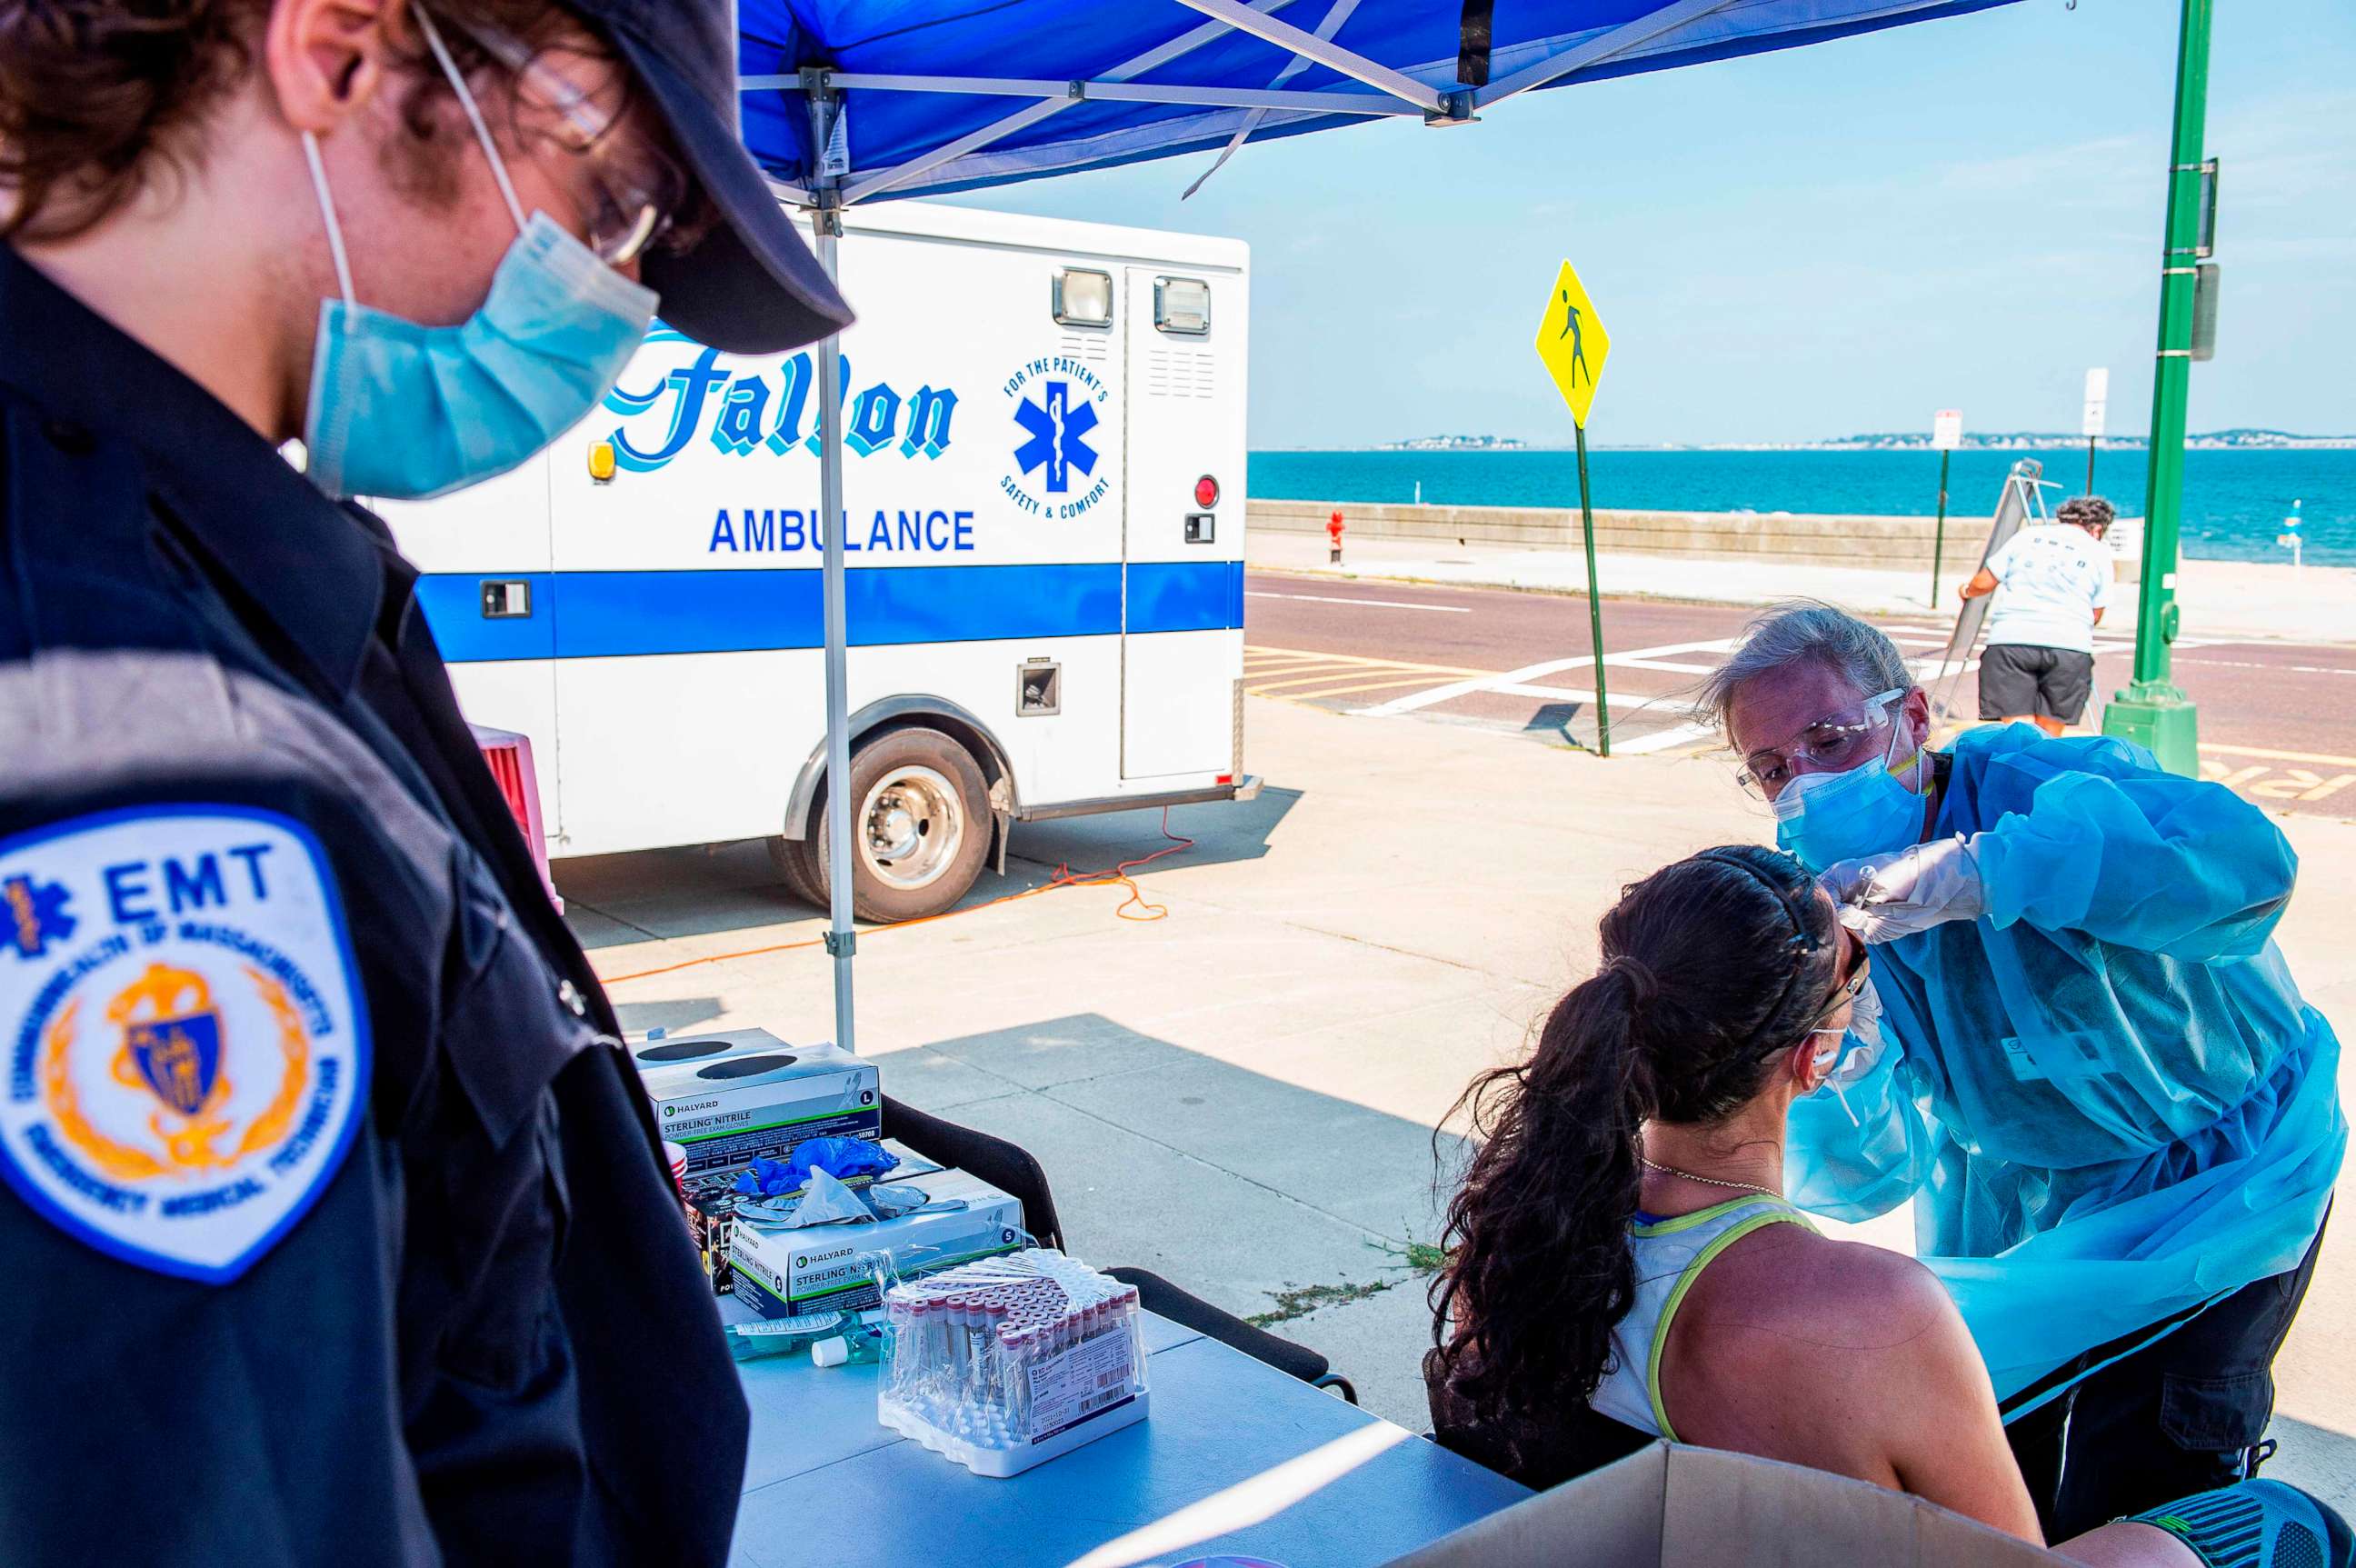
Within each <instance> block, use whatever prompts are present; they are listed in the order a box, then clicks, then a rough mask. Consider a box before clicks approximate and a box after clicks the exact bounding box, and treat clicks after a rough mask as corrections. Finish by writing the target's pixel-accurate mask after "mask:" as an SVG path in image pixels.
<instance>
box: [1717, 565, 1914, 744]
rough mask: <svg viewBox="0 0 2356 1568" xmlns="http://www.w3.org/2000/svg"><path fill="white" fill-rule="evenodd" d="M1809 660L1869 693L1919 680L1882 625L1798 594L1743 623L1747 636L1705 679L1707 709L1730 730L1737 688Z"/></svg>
mask: <svg viewBox="0 0 2356 1568" xmlns="http://www.w3.org/2000/svg"><path fill="white" fill-rule="evenodd" d="M1807 663H1814V664H1821V665H1823V666H1825V667H1826V668H1827V669H1830V670H1833V671H1837V672H1838V673H1839V674H1841V675H1842V676H1843V677H1845V678H1846V679H1847V681H1848V682H1849V683H1850V684H1852V685H1854V686H1855V687H1856V688H1857V689H1858V693H1859V694H1861V695H1866V696H1870V695H1872V694H1873V693H1877V692H1887V691H1889V690H1890V689H1891V688H1892V687H1896V688H1898V689H1899V690H1901V691H1904V690H1908V689H1910V688H1912V686H1913V684H1914V675H1913V672H1912V671H1910V670H1908V669H1907V668H1906V659H1905V656H1904V655H1903V654H1901V653H1900V652H1899V651H1898V645H1897V644H1896V643H1894V642H1892V641H1890V639H1888V638H1887V637H1884V636H1883V635H1882V634H1881V633H1880V632H1879V631H1878V630H1876V629H1875V628H1872V627H1869V626H1868V625H1866V624H1865V622H1863V621H1861V620H1859V619H1858V618H1856V617H1855V616H1853V615H1851V614H1849V613H1848V612H1847V610H1842V609H1836V608H1834V607H1832V606H1831V605H1828V604H1825V603H1823V602H1822V601H1820V600H1816V599H1793V600H1790V601H1788V602H1786V603H1783V604H1780V605H1771V606H1769V607H1767V608H1766V609H1764V610H1762V611H1761V612H1760V613H1759V614H1758V615H1757V616H1755V617H1753V618H1751V624H1750V625H1748V626H1746V627H1744V628H1742V640H1741V641H1740V642H1739V643H1737V644H1736V645H1735V649H1734V651H1733V652H1732V653H1730V654H1729V655H1728V656H1727V660H1726V662H1725V663H1723V664H1721V665H1719V667H1718V668H1717V669H1715V670H1713V671H1710V673H1709V677H1708V680H1706V681H1704V682H1702V686H1701V695H1700V698H1699V704H1700V707H1701V711H1702V712H1703V713H1705V714H1708V715H1709V719H1710V722H1711V723H1713V724H1715V725H1717V726H1718V731H1719V734H1720V735H1724V734H1726V733H1727V729H1726V719H1727V710H1728V709H1729V708H1730V707H1731V706H1732V705H1733V703H1734V694H1735V693H1737V692H1739V691H1740V690H1741V689H1742V688H1743V687H1744V686H1746V685H1748V684H1750V683H1751V682H1752V681H1754V680H1756V679H1758V678H1759V677H1760V676H1762V675H1772V674H1775V673H1776V672H1778V671H1783V670H1788V669H1790V668H1791V667H1792V666H1793V665H1794V664H1807Z"/></svg>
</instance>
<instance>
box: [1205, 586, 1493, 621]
mask: <svg viewBox="0 0 2356 1568" xmlns="http://www.w3.org/2000/svg"><path fill="white" fill-rule="evenodd" d="M1244 597H1246V598H1248V599H1306V600H1308V601H1309V602H1311V603H1312V604H1320V605H1364V606H1365V607H1367V608H1369V609H1377V610H1430V611H1431V612H1432V613H1433V614H1434V615H1444V616H1469V615H1471V614H1472V609H1471V608H1470V607H1467V606H1464V605H1410V604H1408V603H1405V602H1404V601H1402V600H1399V599H1344V598H1336V597H1335V596H1333V595H1331V594H1269V593H1263V592H1261V591H1260V590H1258V589H1257V588H1247V589H1245V590H1244Z"/></svg>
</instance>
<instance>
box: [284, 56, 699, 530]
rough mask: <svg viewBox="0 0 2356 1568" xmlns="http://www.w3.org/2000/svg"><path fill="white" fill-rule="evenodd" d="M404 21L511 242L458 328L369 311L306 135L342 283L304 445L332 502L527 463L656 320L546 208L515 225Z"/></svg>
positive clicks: (447, 64)
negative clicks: (505, 218)
mask: <svg viewBox="0 0 2356 1568" xmlns="http://www.w3.org/2000/svg"><path fill="white" fill-rule="evenodd" d="M416 15H417V16H418V19H419V22H420V24H421V26H422V27H423V28H424V30H425V34H426V40H427V42H429V43H430V44H432V45H433V46H434V54H435V56H436V57H437V58H438V59H440V60H441V62H442V68H443V71H444V74H445V75H446V76H447V77H448V78H449V79H450V83H451V85H452V86H453V87H454V88H455V89H456V90H457V93H458V100H459V102H460V103H461V104H462V105H463V106H464V107H465V109H466V117H467V118H468V119H469V120H470V121H472V122H473V124H474V127H475V134H476V136H477V139H478V140H479V141H480V142H481V143H482V147H483V152H484V154H485V156H487V157H488V158H489V159H490V160H491V172H492V173H493V174H494V175H495V176H496V177H498V186H499V193H500V195H501V196H503V197H504V198H506V199H507V205H508V211H509V214H510V215H511V216H512V217H513V218H514V219H515V221H516V229H517V235H516V240H515V242H514V243H513V244H512V245H510V246H509V247H508V252H507V255H506V256H505V257H504V258H503V259H501V261H500V263H499V267H498V272H497V273H496V274H493V276H492V279H491V288H490V293H489V295H487V297H486V298H485V299H484V301H483V304H482V306H481V307H480V308H479V309H477V311H476V312H475V313H474V315H472V316H470V317H467V318H466V320H464V321H462V322H459V323H458V324H457V325H455V326H453V327H423V326H420V325H418V324H417V323H416V322H413V321H409V320H404V319H403V318H402V317H397V316H391V315H387V314H386V313H385V312H383V311H380V310H371V309H369V307H368V306H363V305H361V304H359V303H358V302H357V301H356V300H354V299H353V297H352V274H351V267H350V265H349V263H348V262H347V260H346V258H345V255H344V239H343V231H342V228H341V226H340V225H339V224H338V223H337V220H336V208H335V201H334V199H333V198H332V197H331V196H330V195H329V194H328V191H327V170H326V168H325V167H324V166H323V165H322V164H321V162H320V160H319V146H318V143H317V141H316V139H314V138H313V136H312V135H311V133H309V132H308V131H305V132H304V133H303V152H304V156H305V158H306V159H308V160H309V163H310V166H311V180H312V184H313V185H314V186H315V187H316V188H317V190H318V195H319V209H320V211H321V212H322V214H323V215H324V216H325V217H326V219H327V245H328V249H329V251H330V252H332V253H333V255H334V257H335V263H336V282H337V286H338V287H339V288H340V289H341V290H342V292H343V297H342V298H341V299H339V300H337V299H331V300H327V301H325V302H324V303H323V304H322V305H321V306H320V309H319V333H318V341H317V344H316V347H315V348H314V349H313V350H312V356H311V397H310V407H309V410H308V412H307V413H306V414H305V420H304V427H303V444H304V446H305V449H306V450H307V451H308V453H309V459H308V466H307V468H306V472H308V473H309V475H310V477H311V478H312V480H313V482H314V483H316V484H317V485H318V487H319V488H320V489H323V490H325V491H327V494H329V495H330V496H334V497H336V498H337V499H343V498H345V497H347V496H358V495H366V496H380V497H383V498H386V499H398V500H415V499H423V498H425V497H428V496H438V495H441V494H444V492H446V491H449V490H455V489H460V488H461V487H463V486H466V485H470V484H473V483H475V482H476V481H477V480H480V479H487V478H491V477H492V476H493V475H496V474H503V473H505V472H507V471H508V470H509V469H510V468H513V467H517V466H518V465H519V464H522V463H524V462H526V461H528V460H529V459H530V458H531V457H532V456H536V455H537V454H538V453H540V452H541V450H542V449H543V448H545V447H546V446H548V445H549V444H550V443H551V442H552V441H554V440H555V439H556V437H557V436H559V435H562V434H563V433H564V432H565V431H566V430H568V429H570V428H572V426H573V425H574V424H577V423H579V422H580V421H581V420H582V419H583V418H584V417H585V416H586V415H587V414H588V413H589V412H590V410H592V409H593V408H594V407H596V405H597V401H598V400H599V399H600V398H602V397H604V396H605V393H606V392H608V391H610V390H612V388H613V385H614V382H615V381H616V379H617V378H618V377H619V376H620V375H621V373H622V370H623V367H624V366H626V364H628V362H629V359H630V356H631V354H633V353H634V352H636V351H637V347H638V343H639V340H640V339H641V338H644V337H645V336H646V330H647V326H648V323H649V322H651V321H652V320H653V319H654V313H655V304H656V295H655V293H654V291H653V290H651V289H648V288H644V287H641V286H640V285H637V284H635V283H632V282H631V281H630V280H629V279H628V278H626V277H624V276H623V275H622V274H619V273H617V272H616V271H615V270H614V269H613V268H611V267H609V266H607V265H606V264H605V263H604V262H601V261H599V260H598V259H597V256H596V254H595V252H592V251H591V250H590V249H589V247H588V246H586V245H584V244H583V243H582V242H580V241H578V240H576V239H574V238H573V236H572V235H571V234H569V233H567V232H566V231H564V229H563V228H562V226H561V225H560V224H558V223H557V222H556V221H555V220H553V219H552V218H550V217H549V216H548V214H546V213H545V212H534V213H533V214H532V215H531V218H530V220H529V221H527V220H525V218H524V214H523V209H522V207H521V206H520V205H519V203H518V202H517V200H516V195H515V188H514V187H513V186H512V185H511V184H510V183H509V179H508V172H507V166H506V164H505V163H503V162H502V161H501V159H500V157H499V152H498V145H496V144H495V143H493V141H492V140H491V136H490V133H489V131H488V129H487V127H486V126H485V125H484V124H483V117H482V114H481V112H480V111H479V110H478V109H477V107H476V105H475V100H474V97H473V95H472V94H471V93H469V92H468V91H467V90H466V81H465V79H464V78H463V77H462V76H461V75H460V74H459V72H458V71H457V70H456V68H455V65H454V64H453V63H452V62H451V60H450V58H449V55H448V53H447V51H445V50H444V48H443V47H442V40H441V38H440V35H439V34H438V33H437V32H435V31H434V27H433V23H432V20H431V19H430V18H428V17H427V16H424V14H423V12H422V11H421V12H418V13H416Z"/></svg>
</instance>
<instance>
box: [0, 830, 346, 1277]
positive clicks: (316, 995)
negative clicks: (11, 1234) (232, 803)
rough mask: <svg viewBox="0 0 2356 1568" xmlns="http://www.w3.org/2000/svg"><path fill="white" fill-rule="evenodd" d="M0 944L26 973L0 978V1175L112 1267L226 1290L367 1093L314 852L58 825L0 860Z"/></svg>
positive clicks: (189, 835)
mask: <svg viewBox="0 0 2356 1568" xmlns="http://www.w3.org/2000/svg"><path fill="white" fill-rule="evenodd" d="M69 905H70V906H71V907H72V908H75V909H77V910H79V911H80V915H79V917H75V916H69V915H66V914H65V913H64V910H65V909H66V908H68V907H69ZM27 909H30V910H32V911H34V913H32V914H31V915H29V916H27V914H26V913H25V911H26V910H27ZM29 929H38V931H39V940H38V941H37V942H32V943H29V944H28V942H27V940H26V934H27V930H29ZM0 932H5V936H0V944H5V946H7V947H9V948H10V949H12V950H14V951H15V952H16V954H17V955H18V960H20V961H7V962H5V963H0V1048H5V1077H0V1176H5V1178H6V1179H7V1180H8V1182H9V1183H10V1184H11V1185H12V1186H13V1187H16V1190H17V1192H18V1193H19V1195H21V1196H22V1197H24V1198H25V1199H26V1201H27V1203H29V1204H30V1205H31V1206H32V1207H33V1208H35V1209H36V1210H37V1211H39V1212H40V1213H41V1214H42V1215H43V1216H44V1217H45V1218H47V1219H49V1220H50V1221H51V1222H52V1223H55V1224H57V1225H58V1226H59V1227H60V1228H61V1229H63V1230H67V1231H68V1232H69V1233H70V1234H72V1235H74V1236H76V1237H77V1238H78V1239H79V1240H83V1241H85V1242H87V1243H89V1244H90V1245H91V1246H94V1247H97V1248H99V1249H100V1250H101V1251H107V1252H109V1253H112V1254H113V1255H114V1256H116V1257H119V1258H121V1259H123V1261H125V1262H132V1263H136V1264H138V1265H140V1266H142V1267H145V1268H152V1269H155V1270H158V1271H160V1272H163V1273H174V1274H178V1275H182V1276H184V1277H187V1278H190V1279H196V1280H202V1281H207V1282H209V1283H222V1282H225V1281H227V1280H230V1279H233V1278H235V1277H236V1276H237V1275H238V1274H239V1273H242V1272H243V1271H244V1269H245V1268H247V1267H248V1266H250V1265H251V1263H252V1262H253V1260H254V1259H256V1258H258V1257H260V1256H261V1255H262V1253H264V1252H266V1251H268V1250H269V1248H270V1247H271V1246H272V1245H273V1243H274V1242H275V1241H276V1240H278V1238H279V1237H280V1236H282V1235H284V1233H285V1231H286V1230H288V1229H289V1228H291V1227H292V1226H293V1225H294V1223H295V1221H296V1220H298V1219H301V1217H302V1215H303V1214H304V1213H305V1211H306V1210H307V1209H308V1208H309V1207H310V1205H311V1203H312V1202H313V1201H314V1200H315V1199H316V1197H317V1196H318V1194H319V1192H320V1191H321V1190H323V1189H324V1187H326V1185H327V1180H328V1178H329V1177H331V1176H333V1175H334V1173H335V1170H336V1168H337V1165H338V1164H339V1163H340V1162H341V1159H342V1155H343V1153H344V1150H345V1148H346V1146H347V1145H348V1143H349V1140H350V1138H351V1135H352V1133H353V1132H354V1130H355V1128H356V1127H357V1125H358V1122H359V1112H360V1106H361V1096H362V1092H363V1090H364V1089H365V1086H366V1083H367V1066H368V1062H367V1057H368V1044H367V1020H366V1015H365V1012H364V1010H363V1004H362V1003H361V1000H360V998H359V993H358V991H357V987H356V985H355V983H354V981H353V975H352V965H351V960H350V950H349V943H348V940H347V938H346V934H345V931H344V926H343V918H342V913H341V909H340V907H339V905H338V904H337V900H336V897H335V895H334V890H333V885H332V883H331V882H329V881H328V879H327V871H326V862H325V857H324V855H323V854H321V853H320V851H319V850H318V847H317V845H316V843H315V842H314V841H313V840H312V839H311V837H310V835H309V833H308V832H307V831H305V830H304V829H303V828H302V827H301V826H300V825H299V824H297V823H295V822H293V821H291V820H290V819H287V818H284V817H281V816H278V815H276V814H274V813H269V812H260V811H247V810H245V809H242V808H237V807H228V806H202V807H186V806H166V807H156V808H152V809H150V808H134V809H131V810H127V811H115V812H106V813H101V814H99V815H96V816H91V817H84V818H79V819H75V820H73V821H70V822H66V823H63V824H59V825H58V826H55V827H52V828H48V829H43V830H38V831H37V832H33V833H28V834H23V835H19V836H18V837H16V838H14V839H11V840H9V841H7V842H6V843H0ZM28 947H29V948H30V950H29V951H28ZM26 958H31V959H34V960H37V961H33V962H25V961H21V960H23V959H26Z"/></svg>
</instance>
